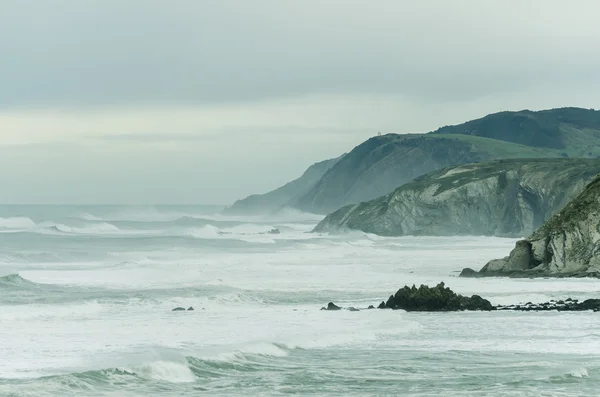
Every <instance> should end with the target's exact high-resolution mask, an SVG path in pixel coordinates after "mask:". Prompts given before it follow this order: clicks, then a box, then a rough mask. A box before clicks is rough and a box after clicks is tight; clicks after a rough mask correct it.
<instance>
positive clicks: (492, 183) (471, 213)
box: [314, 158, 600, 237]
mask: <svg viewBox="0 0 600 397" xmlns="http://www.w3.org/2000/svg"><path fill="white" fill-rule="evenodd" d="M598 173H600V159H562V158H561V159H559V158H556V159H525V160H523V159H518V160H497V161H492V162H485V163H475V164H466V165H461V166H456V167H450V168H445V169H442V170H438V171H435V172H432V173H430V174H427V175H424V176H422V177H419V178H416V179H415V180H414V181H413V182H411V183H407V184H405V185H402V186H400V187H399V188H397V189H396V190H394V191H393V192H392V193H390V194H388V195H385V196H383V197H380V198H378V199H375V200H372V201H368V202H363V203H360V204H357V205H349V206H346V207H343V208H341V209H340V210H338V211H335V212H333V213H332V214H330V215H328V216H327V217H325V219H323V221H321V222H320V223H319V224H318V225H317V227H316V228H315V229H314V231H316V232H335V231H340V230H349V229H350V230H361V231H363V232H367V233H375V234H379V235H385V236H402V235H438V236H440V235H488V236H512V237H520V236H525V235H529V234H530V233H532V232H533V231H534V230H535V229H536V228H537V227H539V226H540V225H541V224H542V223H543V222H544V221H545V220H546V219H548V218H550V217H551V215H553V214H554V213H555V212H557V211H559V210H560V209H561V208H562V207H563V206H564V205H565V204H566V203H567V202H568V200H569V199H571V198H573V197H575V196H576V195H577V194H579V193H580V192H581V191H582V190H583V188H584V187H585V185H586V184H587V183H588V182H589V181H590V180H591V179H592V178H593V177H594V176H595V175H596V174H598Z"/></svg>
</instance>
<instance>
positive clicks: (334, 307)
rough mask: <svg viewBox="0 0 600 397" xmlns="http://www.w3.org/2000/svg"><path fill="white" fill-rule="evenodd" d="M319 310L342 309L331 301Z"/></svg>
mask: <svg viewBox="0 0 600 397" xmlns="http://www.w3.org/2000/svg"><path fill="white" fill-rule="evenodd" d="M321 310H342V308H341V307H339V306H337V305H336V304H335V303H333V302H329V303H328V304H327V307H326V308H325V307H322V308H321Z"/></svg>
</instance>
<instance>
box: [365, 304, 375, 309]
mask: <svg viewBox="0 0 600 397" xmlns="http://www.w3.org/2000/svg"><path fill="white" fill-rule="evenodd" d="M367 309H375V306H373V305H369V307H367Z"/></svg>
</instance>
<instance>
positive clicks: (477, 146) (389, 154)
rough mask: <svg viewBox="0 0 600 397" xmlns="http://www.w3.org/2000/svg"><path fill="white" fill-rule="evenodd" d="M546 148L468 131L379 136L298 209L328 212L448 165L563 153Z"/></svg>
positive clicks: (330, 173)
mask: <svg viewBox="0 0 600 397" xmlns="http://www.w3.org/2000/svg"><path fill="white" fill-rule="evenodd" d="M559 156H560V153H558V152H556V151H553V150H549V149H542V148H534V147H529V146H523V145H518V144H514V143H508V142H501V141H498V140H494V139H489V138H480V137H476V136H468V135H431V134H415V135H396V134H388V135H383V136H379V137H374V138H371V139H369V140H367V141H366V142H364V143H362V144H361V145H359V146H357V147H356V148H354V150H352V151H351V152H350V153H348V154H347V155H346V156H344V158H342V159H341V160H340V161H339V162H338V163H336V164H335V166H333V167H331V169H330V170H328V171H327V172H326V173H325V174H324V175H323V177H322V178H321V179H320V180H319V181H318V183H316V184H315V185H314V186H313V188H312V189H310V191H309V192H308V193H306V194H305V195H303V196H302V197H301V198H300V199H299V200H298V201H297V202H296V203H295V205H294V206H295V207H296V208H298V209H300V210H303V211H307V212H313V213H323V214H325V213H328V212H331V211H334V210H336V209H338V208H341V207H342V206H344V205H346V204H354V203H360V202H362V201H366V200H372V199H374V198H377V197H380V196H382V195H384V194H387V193H389V192H391V191H392V190H394V189H395V188H397V187H398V186H400V185H402V184H404V183H407V182H410V181H411V180H413V179H414V178H415V177H418V176H421V175H423V174H426V173H428V172H431V171H434V170H439V169H441V168H444V167H448V166H451V165H458V164H466V163H474V162H480V161H487V160H492V159H500V158H538V157H559Z"/></svg>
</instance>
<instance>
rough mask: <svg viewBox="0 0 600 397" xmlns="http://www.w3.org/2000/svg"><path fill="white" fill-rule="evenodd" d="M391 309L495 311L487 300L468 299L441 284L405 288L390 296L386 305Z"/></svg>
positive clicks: (474, 296) (473, 297)
mask: <svg viewBox="0 0 600 397" xmlns="http://www.w3.org/2000/svg"><path fill="white" fill-rule="evenodd" d="M385 307H388V308H390V309H403V310H406V311H424V312H447V311H459V310H494V307H493V306H492V304H491V303H490V301H488V300H487V299H483V298H482V297H480V296H478V295H473V296H472V297H470V298H469V297H466V296H462V295H458V294H456V293H454V292H453V291H452V290H451V289H450V288H447V287H446V286H445V284H444V283H443V282H442V283H439V284H438V285H436V286H435V287H428V286H426V285H421V286H420V287H419V288H417V287H415V286H414V285H413V286H412V287H408V286H405V287H404V288H401V289H399V290H398V292H396V294H395V295H392V296H390V298H389V299H388V301H387V302H386V303H385Z"/></svg>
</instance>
